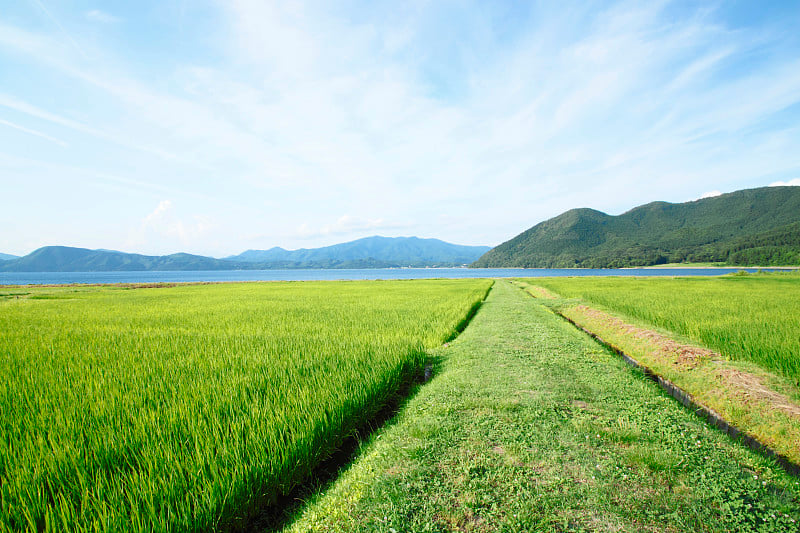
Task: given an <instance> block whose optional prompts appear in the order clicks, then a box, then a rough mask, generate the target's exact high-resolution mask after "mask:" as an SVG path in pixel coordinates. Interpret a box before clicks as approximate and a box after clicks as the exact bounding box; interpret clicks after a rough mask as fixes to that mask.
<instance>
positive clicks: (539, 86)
mask: <svg viewBox="0 0 800 533" xmlns="http://www.w3.org/2000/svg"><path fill="white" fill-rule="evenodd" d="M798 27H800V4H798V3H797V2H795V1H790V2H784V3H781V2H755V1H753V2H734V1H729V2H719V3H713V2H707V1H704V2H666V1H661V2H659V1H653V2H574V3H573V2H549V1H547V2H545V1H542V2H507V3H503V2H497V1H492V2H462V1H459V2H447V1H430V2H414V1H409V2H355V1H353V2H302V1H301V2H290V1H286V2H262V1H256V0H220V1H203V0H198V1H188V0H182V1H170V0H159V1H155V2H148V1H139V2H128V1H111V2H92V1H70V0H14V1H10V0H0V192H1V193H2V199H3V202H2V209H0V227H2V231H0V252H5V253H14V254H25V253H28V252H30V251H32V250H34V249H35V248H38V247H40V246H44V245H50V244H63V245H70V246H82V247H88V248H109V249H118V250H123V251H129V252H141V253H153V254H156V253H171V252H177V251H187V252H193V253H201V254H208V255H214V256H224V255H228V254H234V253H238V252H240V251H242V250H245V249H252V248H255V249H263V248H269V247H272V246H283V247H285V248H299V247H314V246H322V245H327V244H333V243H337V242H343V241H346V240H351V239H355V238H359V237H364V236H368V235H374V234H380V235H387V236H399V235H417V236H420V237H437V238H441V239H444V240H448V241H451V242H456V243H461V244H486V245H496V244H499V243H501V242H503V241H505V240H508V239H509V238H511V237H513V236H514V235H516V234H518V233H519V232H521V231H523V230H525V229H527V228H528V227H530V226H532V225H534V224H536V223H538V222H540V221H542V220H545V219H547V218H550V217H552V216H555V215H557V214H559V213H561V212H563V211H565V210H567V209H571V208H574V207H593V208H595V209H599V210H602V211H605V212H607V213H610V214H619V213H621V212H624V211H625V210H627V209H629V208H631V207H634V206H636V205H639V204H642V203H646V202H649V201H653V200H666V201H672V202H683V201H688V200H693V199H696V198H699V197H701V196H704V195H708V194H715V193H718V192H729V191H733V190H738V189H743V188H750V187H760V186H766V185H770V184H775V183H790V184H798V185H800V32H798V31H797V28H798Z"/></svg>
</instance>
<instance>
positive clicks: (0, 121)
mask: <svg viewBox="0 0 800 533" xmlns="http://www.w3.org/2000/svg"><path fill="white" fill-rule="evenodd" d="M0 124H2V125H4V126H8V127H9V128H14V129H16V130H19V131H22V132H25V133H27V134H29V135H35V136H36V137H41V138H42V139H47V140H48V141H50V142H54V143H56V144H57V145H59V146H64V147H67V146H69V145H68V144H67V143H66V142H64V141H62V140H61V139H56V138H55V137H51V136H50V135H47V134H46V133H42V132H41V131H36V130H34V129H31V128H26V127H24V126H20V125H19V124H14V123H13V122H9V121H8V120H3V119H1V118H0Z"/></svg>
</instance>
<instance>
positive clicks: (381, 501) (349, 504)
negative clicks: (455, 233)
mask: <svg viewBox="0 0 800 533" xmlns="http://www.w3.org/2000/svg"><path fill="white" fill-rule="evenodd" d="M434 354H436V355H437V356H438V357H441V358H442V363H441V364H440V366H439V368H438V371H437V373H436V375H435V376H434V378H433V379H432V380H431V381H430V382H429V383H428V384H426V385H424V386H422V387H421V388H420V389H419V390H418V392H417V394H416V395H414V396H413V398H412V399H411V400H410V401H409V402H408V403H407V405H406V406H405V407H404V408H403V409H402V410H401V411H400V413H399V414H398V416H397V417H396V418H395V419H394V420H393V421H392V422H391V423H390V424H389V425H388V426H387V427H386V428H384V429H382V430H380V431H379V432H378V433H377V434H376V435H374V436H373V438H372V439H371V441H370V442H368V443H365V444H364V445H363V446H362V448H361V450H360V453H359V457H358V458H357V460H356V461H355V462H354V463H353V464H352V465H351V467H350V468H349V469H348V470H347V471H346V472H344V473H343V474H342V475H341V476H340V477H339V479H338V480H336V482H335V483H333V484H332V486H331V487H329V488H328V489H327V490H325V491H322V492H320V493H319V494H318V495H316V496H315V497H314V498H312V499H311V500H310V502H309V504H308V506H307V508H306V509H304V510H303V511H302V512H301V513H299V515H298V517H297V519H296V521H295V522H294V523H293V524H291V525H290V526H288V527H287V528H286V531H287V533H312V532H313V533H317V532H342V533H352V532H361V531H364V532H385V533H404V532H449V531H453V532H456V531H458V532H494V531H502V532H509V533H512V532H532V531H542V532H550V531H713V532H729V531H786V532H796V531H798V529H800V525H799V524H800V484H799V483H800V481H798V480H797V479H796V478H793V477H791V476H789V475H788V474H786V473H785V472H783V471H782V469H781V468H780V467H777V466H776V465H775V463H774V462H772V461H771V460H768V459H765V458H764V457H763V456H760V455H758V454H756V453H754V452H752V451H751V450H749V449H747V448H745V447H744V446H742V445H740V444H738V443H737V442H735V441H733V440H732V439H729V438H728V437H727V436H726V435H724V434H723V433H721V432H719V431H717V430H715V429H713V428H711V427H710V426H709V425H708V424H706V423H705V422H704V421H703V420H701V419H700V418H699V417H697V416H695V415H694V414H693V413H692V412H691V411H689V410H687V409H685V408H684V407H683V406H682V405H680V404H679V403H678V402H676V401H675V400H674V399H672V398H671V397H669V396H667V395H666V394H665V393H664V392H663V391H662V390H661V389H660V388H659V387H658V386H657V385H656V384H655V383H653V382H651V381H650V380H648V379H647V378H646V377H645V376H644V375H642V374H641V373H640V372H638V371H636V370H633V369H631V368H629V367H628V366H627V365H626V364H625V363H624V362H623V361H622V359H621V358H620V357H618V356H617V355H615V354H612V353H611V352H610V351H608V350H606V349H604V348H602V347H601V346H600V345H599V344H597V343H596V342H595V341H593V340H592V339H590V338H589V337H588V336H587V335H585V334H584V333H583V332H581V331H579V330H577V329H576V328H574V327H573V326H572V325H570V324H569V323H567V322H566V321H564V320H563V319H561V318H559V317H558V316H556V315H555V314H553V313H552V312H551V311H550V310H549V309H548V308H547V307H546V306H545V305H543V303H542V300H537V299H534V298H531V297H530V296H529V295H528V294H526V293H524V292H523V291H522V290H520V289H518V288H516V287H514V286H512V284H511V283H509V282H508V281H501V280H498V281H497V283H496V284H495V286H494V288H493V289H492V291H491V293H490V294H489V297H488V299H487V300H486V303H485V304H484V305H483V306H482V307H481V310H480V311H479V312H478V314H477V315H476V316H475V318H474V320H473V321H472V322H471V323H470V326H469V327H468V328H467V329H466V331H465V332H464V333H463V334H462V335H460V336H459V337H458V339H457V340H455V341H454V342H453V343H451V344H450V346H449V347H446V348H444V347H443V348H438V349H436V350H435V351H434Z"/></svg>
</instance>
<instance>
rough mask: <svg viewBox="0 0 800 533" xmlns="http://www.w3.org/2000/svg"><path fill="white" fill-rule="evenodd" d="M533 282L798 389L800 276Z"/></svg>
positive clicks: (799, 369)
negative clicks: (684, 339)
mask: <svg viewBox="0 0 800 533" xmlns="http://www.w3.org/2000/svg"><path fill="white" fill-rule="evenodd" d="M529 281H531V283H533V284H535V285H537V286H541V287H545V288H546V289H549V290H552V291H554V292H556V293H558V294H560V295H561V296H564V297H566V298H581V299H583V300H586V301H588V302H591V303H592V304H596V305H600V306H602V307H605V308H607V309H609V310H611V311H616V312H620V313H623V314H625V315H627V316H629V317H632V318H634V319H638V320H641V321H644V322H646V323H649V324H653V325H655V326H657V327H660V328H663V329H666V330H669V331H672V332H675V333H677V334H679V335H684V336H686V337H688V338H690V339H692V340H694V341H696V342H699V343H701V344H703V345H705V346H708V347H709V348H713V349H714V350H717V351H718V352H720V353H721V354H723V355H724V356H727V357H729V358H731V359H733V360H741V361H749V362H752V363H755V364H756V365H759V366H761V367H763V368H766V369H768V370H771V371H774V372H777V373H779V374H781V375H783V376H784V377H786V378H789V379H790V380H792V381H793V382H794V383H795V384H800V320H798V317H800V275H797V274H794V273H776V274H751V275H731V276H723V277H719V278H701V277H697V278H623V277H619V278H618V277H605V278H603V277H597V278H595V277H592V278H588V277H586V278H577V277H576V278H537V279H535V280H529Z"/></svg>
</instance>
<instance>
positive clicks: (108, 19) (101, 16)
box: [84, 9, 122, 24]
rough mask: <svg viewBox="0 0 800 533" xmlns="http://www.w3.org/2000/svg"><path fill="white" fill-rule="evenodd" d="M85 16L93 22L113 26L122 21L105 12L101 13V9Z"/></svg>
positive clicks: (91, 11) (92, 10) (93, 10)
mask: <svg viewBox="0 0 800 533" xmlns="http://www.w3.org/2000/svg"><path fill="white" fill-rule="evenodd" d="M84 16H85V17H86V18H87V19H88V20H91V21H92V22H100V23H102V24H113V23H115V22H119V21H120V20H122V19H120V18H119V17H117V16H114V15H112V14H110V13H106V12H105V11H100V10H99V9H90V10H89V11H87V12H86V13H84Z"/></svg>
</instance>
